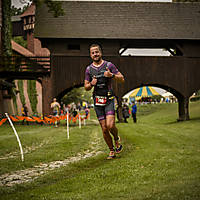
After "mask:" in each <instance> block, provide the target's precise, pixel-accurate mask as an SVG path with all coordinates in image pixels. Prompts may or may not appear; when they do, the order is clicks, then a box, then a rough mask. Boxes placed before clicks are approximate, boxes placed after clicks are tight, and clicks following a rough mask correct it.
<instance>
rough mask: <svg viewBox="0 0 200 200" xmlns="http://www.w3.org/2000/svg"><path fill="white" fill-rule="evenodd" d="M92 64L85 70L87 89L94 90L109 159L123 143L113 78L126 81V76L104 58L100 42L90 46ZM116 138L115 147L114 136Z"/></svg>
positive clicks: (97, 112) (120, 149)
mask: <svg viewBox="0 0 200 200" xmlns="http://www.w3.org/2000/svg"><path fill="white" fill-rule="evenodd" d="M90 57H91V59H92V61H93V62H92V64H90V65H89V66H88V67H87V68H86V71H85V84H84V86H85V90H87V91H88V90H91V89H92V88H93V87H94V90H93V98H94V108H95V111H96V115H97V118H98V120H99V123H100V125H101V128H102V132H103V137H104V140H105V142H106V144H107V145H108V147H109V149H110V153H109V156H108V158H107V159H113V158H115V157H116V155H115V153H120V152H121V151H122V145H121V143H120V138H119V136H118V129H117V128H116V126H115V108H114V94H113V90H112V87H111V80H113V79H114V80H116V81H118V82H124V76H123V75H122V74H121V73H120V72H119V71H118V69H117V68H116V67H115V65H114V64H112V63H111V62H108V61H105V60H103V59H102V50H101V47H100V46H99V45H98V44H92V45H91V46H90ZM110 133H111V134H112V135H113V137H114V140H115V146H116V149H114V145H113V141H112V137H111V135H110Z"/></svg>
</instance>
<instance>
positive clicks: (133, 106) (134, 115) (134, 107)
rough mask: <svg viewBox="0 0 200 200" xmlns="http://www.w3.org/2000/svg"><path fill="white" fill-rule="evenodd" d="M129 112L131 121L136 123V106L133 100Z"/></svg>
mask: <svg viewBox="0 0 200 200" xmlns="http://www.w3.org/2000/svg"><path fill="white" fill-rule="evenodd" d="M131 113H132V118H133V122H134V123H136V122H137V118H136V113H137V106H136V104H135V102H133V104H132V111H131Z"/></svg>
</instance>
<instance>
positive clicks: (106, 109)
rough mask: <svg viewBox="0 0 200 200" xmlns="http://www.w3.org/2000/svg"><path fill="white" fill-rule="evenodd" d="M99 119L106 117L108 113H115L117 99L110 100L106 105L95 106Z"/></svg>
mask: <svg viewBox="0 0 200 200" xmlns="http://www.w3.org/2000/svg"><path fill="white" fill-rule="evenodd" d="M94 109H95V112H96V115H97V118H98V120H99V121H100V120H104V119H106V116H107V115H115V99H114V98H113V99H112V100H108V101H107V103H106V105H105V106H94Z"/></svg>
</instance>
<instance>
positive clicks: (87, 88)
mask: <svg viewBox="0 0 200 200" xmlns="http://www.w3.org/2000/svg"><path fill="white" fill-rule="evenodd" d="M96 83H97V79H96V78H93V79H92V81H91V82H89V81H88V80H85V83H84V87H85V90H86V91H89V90H91V89H92V87H93V86H94V85H96Z"/></svg>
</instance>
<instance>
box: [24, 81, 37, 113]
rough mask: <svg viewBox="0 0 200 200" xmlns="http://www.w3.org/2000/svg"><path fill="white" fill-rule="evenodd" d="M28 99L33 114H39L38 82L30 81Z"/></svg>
mask: <svg viewBox="0 0 200 200" xmlns="http://www.w3.org/2000/svg"><path fill="white" fill-rule="evenodd" d="M27 84H28V97H29V100H30V103H31V109H32V111H33V114H37V103H38V100H37V90H36V80H28V83H27Z"/></svg>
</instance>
